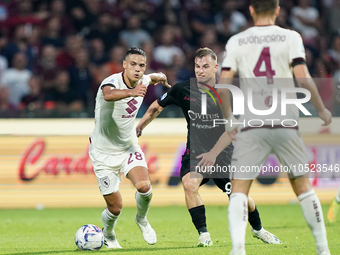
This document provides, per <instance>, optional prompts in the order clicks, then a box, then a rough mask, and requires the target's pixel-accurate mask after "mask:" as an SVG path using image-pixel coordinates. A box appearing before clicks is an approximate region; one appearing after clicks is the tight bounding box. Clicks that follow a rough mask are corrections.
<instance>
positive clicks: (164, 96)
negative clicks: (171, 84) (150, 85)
mask: <svg viewBox="0 0 340 255" xmlns="http://www.w3.org/2000/svg"><path fill="white" fill-rule="evenodd" d="M167 95H168V93H165V94H164V95H163V96H162V97H161V101H162V100H163V99H164V98H166V96H167Z"/></svg>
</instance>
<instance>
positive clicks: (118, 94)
mask: <svg viewBox="0 0 340 255" xmlns="http://www.w3.org/2000/svg"><path fill="white" fill-rule="evenodd" d="M102 92H103V95H104V99H105V101H117V100H120V99H123V98H127V97H144V96H145V94H146V86H145V85H143V83H142V81H141V82H140V83H139V84H138V85H137V86H136V87H134V88H133V89H116V88H114V87H112V86H105V87H103V90H102Z"/></svg>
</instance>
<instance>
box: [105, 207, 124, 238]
mask: <svg viewBox="0 0 340 255" xmlns="http://www.w3.org/2000/svg"><path fill="white" fill-rule="evenodd" d="M119 215H120V214H118V215H114V214H113V213H111V212H110V211H109V210H108V209H107V208H105V209H104V211H102V220H103V227H104V230H105V232H106V233H111V232H112V231H113V229H114V227H115V226H116V222H117V219H118V216H119Z"/></svg>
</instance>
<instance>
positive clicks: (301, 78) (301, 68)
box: [293, 64, 332, 126]
mask: <svg viewBox="0 0 340 255" xmlns="http://www.w3.org/2000/svg"><path fill="white" fill-rule="evenodd" d="M293 72H294V76H295V78H296V79H297V82H298V84H299V86H300V87H302V88H304V89H307V90H308V91H309V92H310V93H311V100H310V101H311V103H312V104H313V105H314V107H315V108H316V110H317V111H318V115H319V117H320V118H321V119H322V120H323V121H324V123H323V124H322V125H323V126H327V125H329V124H330V123H331V122H332V114H331V112H330V111H329V110H328V109H327V108H326V107H325V105H324V104H323V102H322V99H321V97H320V94H319V92H318V89H317V87H316V85H315V83H314V81H313V79H312V78H311V76H310V74H309V71H308V69H307V66H306V65H304V64H300V65H296V66H295V67H294V68H293Z"/></svg>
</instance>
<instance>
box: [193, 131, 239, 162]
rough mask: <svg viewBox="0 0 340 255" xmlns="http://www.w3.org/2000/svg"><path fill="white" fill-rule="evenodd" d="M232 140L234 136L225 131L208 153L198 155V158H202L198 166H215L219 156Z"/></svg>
mask: <svg viewBox="0 0 340 255" xmlns="http://www.w3.org/2000/svg"><path fill="white" fill-rule="evenodd" d="M231 142H232V138H231V137H230V135H229V133H228V132H227V131H225V132H224V133H223V134H222V135H221V136H220V138H219V139H218V141H217V143H216V144H215V145H214V147H213V148H212V149H211V150H210V151H209V152H206V153H202V154H201V155H198V156H197V157H196V158H198V159H201V161H200V162H198V164H197V166H202V167H205V166H213V165H214V164H215V161H216V158H217V156H218V155H219V154H220V153H221V152H222V151H223V150H224V149H225V148H226V147H227V146H228V145H229V144H230V143H231Z"/></svg>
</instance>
